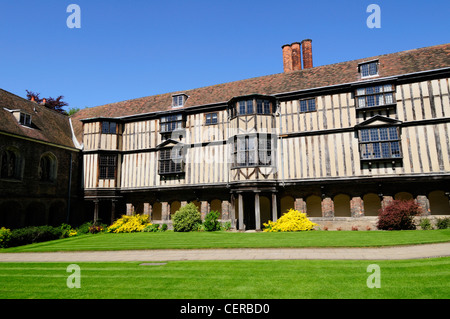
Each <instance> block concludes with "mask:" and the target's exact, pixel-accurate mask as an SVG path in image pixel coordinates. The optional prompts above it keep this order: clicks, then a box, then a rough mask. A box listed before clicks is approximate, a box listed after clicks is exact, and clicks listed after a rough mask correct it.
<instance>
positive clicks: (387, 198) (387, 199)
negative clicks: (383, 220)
mask: <svg viewBox="0 0 450 319" xmlns="http://www.w3.org/2000/svg"><path fill="white" fill-rule="evenodd" d="M393 200H394V198H393V197H392V196H384V195H383V199H382V200H381V209H385V208H386V206H389V205H390V204H391V203H392V201H393Z"/></svg>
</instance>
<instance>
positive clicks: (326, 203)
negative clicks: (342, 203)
mask: <svg viewBox="0 0 450 319" xmlns="http://www.w3.org/2000/svg"><path fill="white" fill-rule="evenodd" d="M322 217H334V202H333V200H332V199H331V198H330V197H324V199H322Z"/></svg>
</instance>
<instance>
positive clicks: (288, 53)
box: [281, 44, 292, 72]
mask: <svg viewBox="0 0 450 319" xmlns="http://www.w3.org/2000/svg"><path fill="white" fill-rule="evenodd" d="M281 49H282V50H283V67H284V72H290V71H292V48H291V45H289V44H285V45H283V46H282V47H281Z"/></svg>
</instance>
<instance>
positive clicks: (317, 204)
mask: <svg viewBox="0 0 450 319" xmlns="http://www.w3.org/2000/svg"><path fill="white" fill-rule="evenodd" d="M306 212H307V213H308V217H322V199H321V198H320V196H317V195H311V196H308V198H306Z"/></svg>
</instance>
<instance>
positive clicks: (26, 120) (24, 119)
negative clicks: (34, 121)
mask: <svg viewBox="0 0 450 319" xmlns="http://www.w3.org/2000/svg"><path fill="white" fill-rule="evenodd" d="M19 123H20V124H22V125H25V126H31V115H30V114H26V113H22V112H20V118H19Z"/></svg>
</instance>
